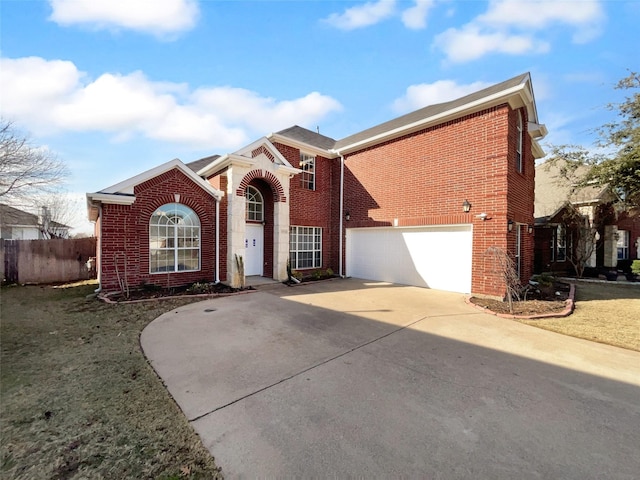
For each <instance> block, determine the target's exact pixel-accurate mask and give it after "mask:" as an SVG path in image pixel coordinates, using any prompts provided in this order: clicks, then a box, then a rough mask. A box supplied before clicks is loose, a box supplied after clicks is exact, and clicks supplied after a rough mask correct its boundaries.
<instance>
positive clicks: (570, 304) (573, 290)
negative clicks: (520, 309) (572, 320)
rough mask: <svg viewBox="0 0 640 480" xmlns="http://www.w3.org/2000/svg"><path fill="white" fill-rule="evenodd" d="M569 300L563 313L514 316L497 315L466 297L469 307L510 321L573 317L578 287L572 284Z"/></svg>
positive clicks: (507, 314) (566, 301)
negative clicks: (515, 319)
mask: <svg viewBox="0 0 640 480" xmlns="http://www.w3.org/2000/svg"><path fill="white" fill-rule="evenodd" d="M569 287H570V288H569V298H567V299H566V300H565V301H564V303H565V307H564V310H562V311H561V312H552V313H543V314H540V315H512V314H510V313H496V312H494V311H492V310H489V309H488V308H485V307H481V306H480V305H476V304H475V303H473V302H471V296H466V297H465V299H464V301H465V303H466V304H467V305H471V306H472V307H473V308H476V309H478V310H481V311H482V312H484V313H488V314H490V315H495V316H496V317H500V318H509V319H514V318H517V319H521V320H537V319H543V318H562V317H568V316H569V315H571V314H572V313H573V309H574V308H575V303H576V302H575V298H576V285H575V284H574V283H570V284H569Z"/></svg>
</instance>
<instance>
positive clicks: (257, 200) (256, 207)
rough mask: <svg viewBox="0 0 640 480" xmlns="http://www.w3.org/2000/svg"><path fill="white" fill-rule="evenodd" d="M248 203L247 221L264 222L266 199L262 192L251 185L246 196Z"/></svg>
mask: <svg viewBox="0 0 640 480" xmlns="http://www.w3.org/2000/svg"><path fill="white" fill-rule="evenodd" d="M244 197H245V200H246V202H247V207H246V210H245V220H246V221H248V222H263V221H264V198H263V196H262V193H260V190H258V189H257V188H256V187H253V186H251V185H249V186H247V189H246V191H245V194H244Z"/></svg>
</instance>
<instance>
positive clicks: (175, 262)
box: [149, 203, 202, 275]
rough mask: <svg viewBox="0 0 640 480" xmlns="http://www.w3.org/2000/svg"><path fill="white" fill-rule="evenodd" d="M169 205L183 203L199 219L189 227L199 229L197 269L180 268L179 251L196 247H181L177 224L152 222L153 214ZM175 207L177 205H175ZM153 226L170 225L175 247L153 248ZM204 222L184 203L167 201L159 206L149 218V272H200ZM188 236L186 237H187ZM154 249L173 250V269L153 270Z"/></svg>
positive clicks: (159, 273) (157, 273) (152, 273)
mask: <svg viewBox="0 0 640 480" xmlns="http://www.w3.org/2000/svg"><path fill="white" fill-rule="evenodd" d="M169 205H181V206H183V207H185V208H186V209H188V210H190V212H191V213H192V214H193V217H194V219H195V220H196V221H197V224H195V223H194V224H193V225H191V226H190V227H189V228H196V229H197V237H196V238H198V247H197V251H198V266H197V267H196V268H195V269H192V270H178V265H179V261H178V260H179V257H178V252H180V251H184V250H191V251H193V250H196V248H195V247H179V246H178V243H179V242H178V229H177V228H176V224H173V225H170V226H169V225H161V224H152V223H151V220H152V219H153V216H154V215H155V214H156V212H157V211H158V210H160V209H162V208H164V207H167V206H169ZM174 209H175V207H174ZM151 227H169V228H171V229H172V230H173V242H174V247H172V248H152V247H151V241H152V235H151ZM201 227H202V223H201V222H200V217H198V214H197V213H196V212H195V211H194V210H193V209H192V208H189V207H187V206H186V205H184V204H182V203H166V204H164V205H161V206H160V207H158V208H157V209H156V210H155V211H154V212H153V213H152V214H151V218H150V219H149V274H151V275H162V274H167V273H187V272H198V271H200V270H201V267H202V236H201V232H202V228H201ZM185 238H186V237H185ZM190 238H192V239H193V238H194V237H190ZM154 250H157V251H166V252H168V251H173V270H161V271H160V270H159V271H153V270H152V263H151V256H152V252H153V251H154Z"/></svg>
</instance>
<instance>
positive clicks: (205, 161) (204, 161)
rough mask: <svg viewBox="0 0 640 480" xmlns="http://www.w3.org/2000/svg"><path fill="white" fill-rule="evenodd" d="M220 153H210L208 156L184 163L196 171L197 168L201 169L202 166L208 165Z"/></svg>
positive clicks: (218, 156)
mask: <svg viewBox="0 0 640 480" xmlns="http://www.w3.org/2000/svg"><path fill="white" fill-rule="evenodd" d="M218 158H220V155H210V156H208V157H204V158H201V159H200V160H194V161H193V162H189V163H187V164H186V166H187V167H189V168H190V169H191V170H193V171H194V172H196V173H198V171H199V170H202V169H203V168H204V167H206V166H207V165H209V164H210V163H213V162H215V161H216V160H217V159H218Z"/></svg>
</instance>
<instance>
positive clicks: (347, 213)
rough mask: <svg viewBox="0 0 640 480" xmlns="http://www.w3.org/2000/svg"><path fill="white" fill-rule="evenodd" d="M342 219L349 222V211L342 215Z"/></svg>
mask: <svg viewBox="0 0 640 480" xmlns="http://www.w3.org/2000/svg"><path fill="white" fill-rule="evenodd" d="M344 219H345V220H346V221H347V222H348V221H349V220H351V214H350V213H349V210H347V212H346V213H345V214H344Z"/></svg>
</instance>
